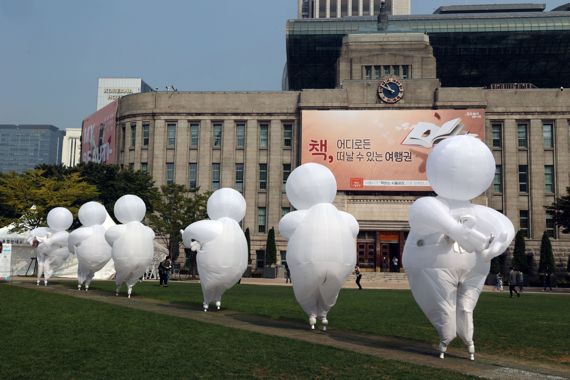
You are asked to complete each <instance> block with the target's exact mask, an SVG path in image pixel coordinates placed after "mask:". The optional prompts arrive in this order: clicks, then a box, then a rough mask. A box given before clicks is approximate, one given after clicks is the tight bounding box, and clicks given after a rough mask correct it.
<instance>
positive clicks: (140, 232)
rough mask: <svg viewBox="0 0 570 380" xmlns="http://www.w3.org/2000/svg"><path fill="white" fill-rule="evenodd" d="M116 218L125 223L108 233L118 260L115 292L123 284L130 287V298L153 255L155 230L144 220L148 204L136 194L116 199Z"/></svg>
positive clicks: (116, 260) (109, 230) (113, 253)
mask: <svg viewBox="0 0 570 380" xmlns="http://www.w3.org/2000/svg"><path fill="white" fill-rule="evenodd" d="M114 212H115V217H116V218H117V219H118V220H119V221H120V222H121V223H123V224H119V225H116V226H112V227H110V228H109V229H108V230H107V232H106V233H105V239H106V240H107V243H109V245H110V246H111V247H112V250H111V256H112V257H113V261H114V262H115V271H116V276H115V284H116V285H117V290H116V295H119V288H120V286H121V284H122V283H125V284H126V285H127V287H128V296H129V298H131V293H132V290H133V286H134V285H135V284H136V283H137V281H138V280H139V278H141V277H142V275H143V274H144V272H145V270H146V268H147V267H148V266H149V265H150V263H151V262H152V258H153V256H154V232H153V231H152V230H151V229H150V228H149V227H147V226H145V225H143V224H142V223H141V221H142V220H143V219H144V216H145V214H146V206H145V204H144V202H143V200H142V199H140V198H139V197H137V196H136V195H131V194H127V195H123V196H122V197H121V198H119V199H118V200H117V202H115V207H114Z"/></svg>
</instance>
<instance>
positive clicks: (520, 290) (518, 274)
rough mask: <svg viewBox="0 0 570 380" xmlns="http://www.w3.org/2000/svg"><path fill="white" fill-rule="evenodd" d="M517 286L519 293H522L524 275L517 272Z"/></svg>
mask: <svg viewBox="0 0 570 380" xmlns="http://www.w3.org/2000/svg"><path fill="white" fill-rule="evenodd" d="M517 285H518V286H519V292H521V293H522V291H523V285H524V273H523V272H522V271H520V270H519V271H517Z"/></svg>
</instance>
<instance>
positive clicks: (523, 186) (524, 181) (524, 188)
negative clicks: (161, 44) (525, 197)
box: [519, 165, 528, 193]
mask: <svg viewBox="0 0 570 380" xmlns="http://www.w3.org/2000/svg"><path fill="white" fill-rule="evenodd" d="M519 191H520V192H521V193H528V165H519Z"/></svg>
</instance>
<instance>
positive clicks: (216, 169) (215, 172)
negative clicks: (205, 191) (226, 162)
mask: <svg viewBox="0 0 570 380" xmlns="http://www.w3.org/2000/svg"><path fill="white" fill-rule="evenodd" d="M219 188H220V164H212V190H218V189H219Z"/></svg>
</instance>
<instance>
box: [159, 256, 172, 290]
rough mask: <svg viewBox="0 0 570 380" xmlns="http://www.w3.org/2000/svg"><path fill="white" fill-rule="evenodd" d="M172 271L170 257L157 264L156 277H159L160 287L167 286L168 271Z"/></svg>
mask: <svg viewBox="0 0 570 380" xmlns="http://www.w3.org/2000/svg"><path fill="white" fill-rule="evenodd" d="M171 269H172V263H171V262H170V257H168V256H166V259H164V261H162V262H161V263H160V264H158V276H159V277H160V286H164V287H167V286H168V277H170V270H171Z"/></svg>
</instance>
